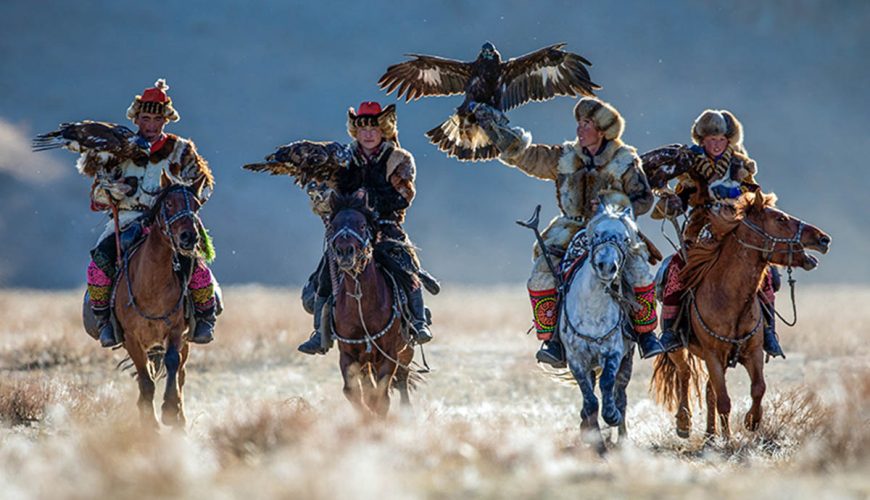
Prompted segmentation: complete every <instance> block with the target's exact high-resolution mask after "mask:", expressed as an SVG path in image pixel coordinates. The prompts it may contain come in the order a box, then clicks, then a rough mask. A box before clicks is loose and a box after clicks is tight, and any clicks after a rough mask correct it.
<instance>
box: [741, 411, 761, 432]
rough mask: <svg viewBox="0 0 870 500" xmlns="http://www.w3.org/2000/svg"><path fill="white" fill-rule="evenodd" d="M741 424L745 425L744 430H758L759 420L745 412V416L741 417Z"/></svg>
mask: <svg viewBox="0 0 870 500" xmlns="http://www.w3.org/2000/svg"><path fill="white" fill-rule="evenodd" d="M743 426H744V427H746V430H748V431H752V432H755V431H757V430H758V427H759V422H758V421H757V420H755V419H754V418H752V416H751V415H750V414H749V413H747V414H746V417H744V418H743Z"/></svg>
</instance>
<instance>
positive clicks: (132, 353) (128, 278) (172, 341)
mask: <svg viewBox="0 0 870 500" xmlns="http://www.w3.org/2000/svg"><path fill="white" fill-rule="evenodd" d="M204 182H205V180H204V179H203V180H202V181H200V182H197V183H196V184H194V185H192V186H189V185H185V184H174V183H172V181H170V179H169V177H168V176H166V173H165V172H164V173H163V174H162V176H161V179H160V185H161V190H160V191H159V192H158V193H157V194H156V196H155V201H154V204H153V206H152V208H151V210H150V212H148V213H147V214H146V216H145V220H146V223H148V226H147V236H145V238H144V240H143V242H142V243H141V245H140V246H138V247H136V248H135V250H134V251H131V252H128V253H127V255H125V257H124V263H123V265H122V266H121V268H120V269H119V271H118V275H117V278H116V285H115V294H114V297H113V299H112V308H113V311H114V314H115V318H116V320H117V324H118V325H119V326H120V327H121V330H122V331H123V332H124V342H123V346H124V349H125V350H126V351H127V354H128V355H129V357H130V360H131V361H132V363H133V366H134V367H135V369H136V379H137V381H138V384H139V400H138V407H139V416H140V420H141V421H142V423H143V424H144V425H145V426H146V427H150V428H153V429H157V428H158V427H159V424H158V422H157V419H156V417H155V415H154V380H155V378H156V377H157V375H158V373H160V372H161V371H162V370H165V374H166V391H165V393H164V395H163V406H162V414H161V420H162V421H163V423H164V425H169V426H172V427H174V428H177V429H184V426H185V424H186V418H185V416H184V398H183V395H182V389H183V387H184V379H185V368H184V365H185V363H186V362H187V358H188V354H189V346H188V343H187V341H186V340H185V338H184V335H185V333H186V332H187V331H188V329H189V323H188V320H187V318H186V317H185V311H184V309H185V308H184V301H185V300H186V296H187V293H186V292H187V280H186V279H184V280H180V279H179V277H178V275H177V274H176V272H175V270H176V268H177V267H178V266H179V258H180V257H188V258H196V249H197V246H198V244H199V231H198V228H199V224H200V221H199V216H198V215H197V211H198V210H199V208H200V202H199V197H198V195H199V193H200V192H201V191H202V187H203V183H204ZM161 364H162V368H161Z"/></svg>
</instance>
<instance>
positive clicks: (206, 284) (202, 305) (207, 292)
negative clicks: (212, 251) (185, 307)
mask: <svg viewBox="0 0 870 500" xmlns="http://www.w3.org/2000/svg"><path fill="white" fill-rule="evenodd" d="M194 266H195V267H194V268H193V273H191V275H190V281H189V282H188V285H187V286H188V289H189V290H190V294H191V296H192V297H193V317H194V319H196V327H195V329H194V332H193V336H192V337H191V338H190V340H191V341H192V342H194V343H197V344H208V343H209V342H211V341H212V340H214V324H215V321H217V318H216V317H215V305H216V300H215V294H214V280H213V278H212V274H211V270H210V269H209V268H208V266H206V265H205V262H203V261H202V260H200V259H196V262H195V263H194Z"/></svg>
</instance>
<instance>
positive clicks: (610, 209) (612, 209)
mask: <svg viewBox="0 0 870 500" xmlns="http://www.w3.org/2000/svg"><path fill="white" fill-rule="evenodd" d="M626 208H627V207H626V206H625V205H623V204H621V203H606V204H604V205H601V208H600V209H599V211H598V213H597V214H595V216H593V217H592V219H591V220H590V221H589V224H587V225H586V234H592V233H594V232H595V227H596V226H597V225H598V224H599V223H600V222H601V221H603V220H605V219H619V220H620V221H621V222H622V223H623V224H625V226H626V227H627V228H628V230H629V231H628V232H629V234H630V235H631V237H630V239H629V247H628V250H629V251H630V252H631V253H634V254H637V253H638V252H640V251H641V250H642V249H643V243H642V242H641V241H640V238H639V237H638V233H639V231H640V229H639V228H638V227H637V222H636V221H635V220H634V219H633V218H632V217H631V216H630V215H629V214H630V212H627V211H626ZM628 208H630V206H629V207H628Z"/></svg>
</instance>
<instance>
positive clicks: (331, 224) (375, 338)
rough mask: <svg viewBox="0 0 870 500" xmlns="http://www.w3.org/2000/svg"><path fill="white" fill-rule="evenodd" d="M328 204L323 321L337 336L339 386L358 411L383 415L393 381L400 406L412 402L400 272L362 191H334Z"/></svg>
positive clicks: (410, 354) (410, 352) (410, 350)
mask: <svg viewBox="0 0 870 500" xmlns="http://www.w3.org/2000/svg"><path fill="white" fill-rule="evenodd" d="M330 205H331V207H332V210H331V214H332V215H331V216H330V218H329V221H328V223H327V240H328V255H329V260H330V267H331V269H333V270H334V273H333V277H334V282H335V281H337V283H335V284H334V286H333V289H334V290H335V292H334V294H333V297H334V304H333V308H332V315H331V321H330V322H329V323H327V324H328V325H330V326H329V328H330V331H331V334H332V337H333V338H334V339H335V340H336V341H338V348H339V353H340V354H339V367H340V369H341V376H342V379H343V380H344V387H343V388H342V391H343V393H344V396H345V397H346V398H347V400H348V401H350V403H351V404H352V405H353V406H354V408H355V409H356V410H357V411H358V412H359V413H360V414H362V415H365V416H370V415H375V416H378V417H385V416H386V415H387V413H388V412H389V409H390V390H391V389H392V388H393V387H394V386H395V388H396V389H398V391H399V394H400V398H401V404H402V406H403V407H410V404H411V401H410V397H409V390H410V388H412V385H413V380H412V378H411V368H410V364H411V361H412V360H413V357H414V349H413V347H412V346H411V344H410V343H409V341H408V340H407V332H405V333H404V334H403V329H405V328H407V326H406V325H407V323H406V322H405V318H404V317H403V313H402V305H401V299H400V297H401V293H402V292H401V291H400V289H399V286H398V282H397V280H399V279H401V278H400V275H401V274H403V273H402V271H401V270H400V269H398V268H397V267H394V266H396V264H394V263H393V261H392V259H391V258H390V257H389V256H387V255H385V254H383V253H382V245H383V244H384V243H386V242H382V241H380V238H379V235H378V231H377V227H378V225H377V221H376V215H375V213H374V212H373V211H372V210H371V209H370V208H369V206H368V196H367V195H366V193H365V191H362V190H360V191H357V192H356V193H354V194H353V195H349V196H338V195H333V196H331V199H330ZM389 244H404V243H401V242H395V241H392V240H390V241H389Z"/></svg>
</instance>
